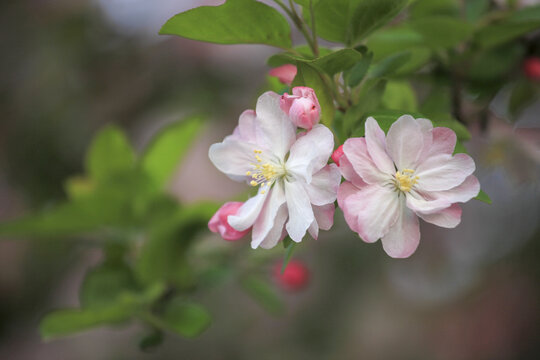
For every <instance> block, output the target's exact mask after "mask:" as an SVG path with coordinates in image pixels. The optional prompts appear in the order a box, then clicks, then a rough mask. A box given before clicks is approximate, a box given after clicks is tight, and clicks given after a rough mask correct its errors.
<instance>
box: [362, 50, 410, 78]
mask: <svg viewBox="0 0 540 360" xmlns="http://www.w3.org/2000/svg"><path fill="white" fill-rule="evenodd" d="M410 58H411V53H410V52H408V51H404V52H401V53H397V54H394V55H391V56H389V57H387V58H385V59H383V60H381V61H380V62H379V63H377V64H375V65H373V66H372V67H371V69H369V71H368V77H370V78H378V77H387V76H391V75H393V74H395V73H396V72H397V71H398V70H399V69H400V68H401V67H402V66H403V65H405V64H406V63H407V62H408V61H409V59H410Z"/></svg>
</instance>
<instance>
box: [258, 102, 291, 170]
mask: <svg viewBox="0 0 540 360" xmlns="http://www.w3.org/2000/svg"><path fill="white" fill-rule="evenodd" d="M279 99H280V96H279V95H278V94H276V93H274V92H271V91H269V92H266V93H264V94H262V95H261V96H260V97H259V99H258V101H257V108H256V112H257V139H259V143H261V144H263V145H264V146H266V148H267V149H272V152H273V153H274V154H275V155H276V156H278V157H279V158H280V159H281V160H283V159H284V158H285V155H286V154H287V152H289V149H290V148H291V145H292V144H293V143H294V141H295V140H296V131H295V128H294V125H293V124H292V123H291V121H290V119H289V117H288V116H287V114H285V113H284V112H283V110H281V108H280V107H279Z"/></svg>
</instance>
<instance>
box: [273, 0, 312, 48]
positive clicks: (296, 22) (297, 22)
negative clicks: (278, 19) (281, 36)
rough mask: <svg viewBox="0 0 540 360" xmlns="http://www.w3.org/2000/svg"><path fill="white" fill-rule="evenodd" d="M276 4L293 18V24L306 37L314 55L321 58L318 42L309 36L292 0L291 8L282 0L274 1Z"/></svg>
mask: <svg viewBox="0 0 540 360" xmlns="http://www.w3.org/2000/svg"><path fill="white" fill-rule="evenodd" d="M274 2H275V3H276V4H277V5H278V6H279V7H280V8H282V9H283V11H285V13H286V14H287V15H288V16H289V17H290V18H291V20H292V22H293V23H294V25H295V26H296V28H297V29H298V30H300V32H301V33H302V35H304V38H305V39H306V41H307V43H308V45H309V47H310V49H311V51H312V52H313V55H315V56H317V57H318V56H319V47H318V45H317V40H315V42H314V41H313V39H312V38H311V36H310V35H309V33H308V31H307V29H306V25H305V23H304V21H303V20H302V19H301V18H300V16H298V13H297V12H296V8H295V7H294V4H293V3H292V0H289V6H290V8H288V7H287V6H286V5H285V4H284V3H283V2H282V1H281V0H274Z"/></svg>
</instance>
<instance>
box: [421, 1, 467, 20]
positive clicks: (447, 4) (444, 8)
mask: <svg viewBox="0 0 540 360" xmlns="http://www.w3.org/2000/svg"><path fill="white" fill-rule="evenodd" d="M470 1H476V0H466V1H465V2H466V3H468V2H470ZM459 5H460V4H458V2H457V1H456V0H415V1H414V2H413V4H412V6H411V8H410V16H411V18H413V19H418V18H426V17H430V16H437V15H445V16H452V17H458V16H459V15H460V11H461V10H460V6H459Z"/></svg>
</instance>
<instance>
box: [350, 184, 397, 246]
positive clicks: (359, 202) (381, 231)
mask: <svg viewBox="0 0 540 360" xmlns="http://www.w3.org/2000/svg"><path fill="white" fill-rule="evenodd" d="M343 191H350V189H347V188H345V189H344V190H343ZM398 206H399V200H398V195H397V194H396V192H395V191H394V190H393V189H391V188H390V187H383V186H379V185H369V186H367V187H365V188H363V189H362V190H360V191H357V192H355V193H354V194H352V195H349V196H346V198H345V199H344V200H343V201H342V206H341V208H342V209H343V211H344V212H345V219H346V220H347V219H348V220H347V223H349V222H352V223H353V224H352V226H350V227H351V229H353V230H354V231H356V232H358V234H359V235H360V237H361V238H362V239H363V240H364V241H365V242H369V243H371V242H375V241H377V240H378V239H380V238H382V237H383V236H384V235H386V233H387V232H388V231H389V229H390V227H391V226H392V225H393V224H394V223H395V222H396V219H397V216H398Z"/></svg>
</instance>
